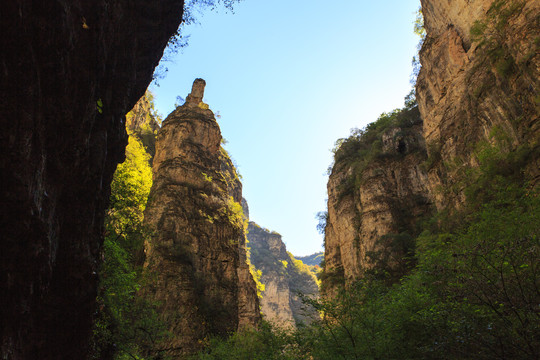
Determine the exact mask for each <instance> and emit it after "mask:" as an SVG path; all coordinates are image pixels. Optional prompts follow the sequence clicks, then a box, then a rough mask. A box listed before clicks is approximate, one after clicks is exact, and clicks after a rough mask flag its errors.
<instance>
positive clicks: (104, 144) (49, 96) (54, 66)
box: [0, 0, 184, 359]
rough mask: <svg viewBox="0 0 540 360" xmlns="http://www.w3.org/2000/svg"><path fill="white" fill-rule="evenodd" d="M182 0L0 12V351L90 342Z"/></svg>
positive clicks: (48, 354)
mask: <svg viewBox="0 0 540 360" xmlns="http://www.w3.org/2000/svg"><path fill="white" fill-rule="evenodd" d="M183 5H184V1H182V0H162V1H136V2H133V1H127V0H119V1H115V2H114V4H111V2H110V1H105V0H98V1H92V2H89V1H81V0H73V1H55V2H41V1H31V0H14V1H8V2H5V3H3V4H2V11H1V12H0V30H1V33H2V36H1V38H0V48H1V49H2V51H1V55H0V57H1V59H0V63H1V64H2V65H1V67H2V76H1V78H0V92H1V93H2V97H1V100H0V122H1V124H2V129H3V130H2V132H1V134H0V147H1V149H0V154H1V155H0V198H1V201H2V206H1V210H0V223H1V229H2V230H1V232H2V234H1V236H0V238H1V240H0V254H2V255H1V256H2V261H0V303H1V304H2V306H1V310H0V324H2V327H1V330H0V331H1V335H0V338H1V339H2V340H1V344H0V347H1V348H0V354H1V355H0V357H1V358H3V359H5V358H8V359H38V358H39V359H46V358H54V359H58V358H70V359H83V358H84V357H85V356H87V354H88V341H89V338H90V333H91V327H92V317H93V314H94V311H95V305H96V303H95V299H96V294H97V271H98V265H99V264H100V262H101V261H100V248H101V245H102V243H103V235H102V234H103V230H104V228H103V221H104V212H105V209H106V207H107V202H108V198H109V191H110V183H111V180H112V176H113V173H114V170H115V168H116V165H117V164H118V163H119V162H122V161H123V159H124V148H125V146H126V144H127V135H126V131H125V120H124V116H125V114H126V113H127V112H128V111H129V109H131V108H132V107H133V105H134V104H135V103H136V102H137V100H138V99H139V98H140V97H141V96H142V95H143V94H144V91H145V89H146V88H147V86H148V84H149V83H150V81H151V80H152V73H153V71H154V68H155V66H156V65H157V64H158V62H159V59H160V58H161V56H162V54H163V50H164V48H165V46H166V45H167V42H168V41H169V38H170V37H171V35H173V34H174V33H175V31H176V30H177V29H178V25H179V24H180V22H181V20H182V13H183Z"/></svg>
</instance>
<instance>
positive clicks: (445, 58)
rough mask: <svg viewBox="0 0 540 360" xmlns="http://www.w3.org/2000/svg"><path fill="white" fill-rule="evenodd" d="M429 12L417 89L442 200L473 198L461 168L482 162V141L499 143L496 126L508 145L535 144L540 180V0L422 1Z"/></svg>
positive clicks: (533, 172) (432, 183)
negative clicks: (464, 189) (463, 182)
mask: <svg viewBox="0 0 540 360" xmlns="http://www.w3.org/2000/svg"><path fill="white" fill-rule="evenodd" d="M422 12H423V15H424V21H425V29H426V32H427V37H426V39H425V41H424V44H423V46H422V50H421V51H420V61H421V63H422V69H421V70H420V74H419V76H418V82H417V84H416V90H417V98H418V104H419V107H420V112H421V114H422V118H423V119H424V137H425V139H426V143H427V144H428V152H429V156H430V157H431V158H432V159H433V160H434V161H432V166H431V167H430V169H429V172H428V176H429V180H428V183H427V185H428V187H429V190H430V193H431V194H432V196H433V198H434V201H435V203H436V205H437V207H438V208H439V209H442V208H444V207H446V206H451V207H459V206H460V204H462V203H463V202H464V201H465V198H464V195H463V193H462V189H460V188H459V186H458V188H456V186H455V185H456V183H457V181H458V180H459V174H460V172H462V170H463V169H464V168H467V167H471V166H473V167H474V166H476V161H475V156H474V152H475V151H476V150H477V144H478V143H480V142H481V141H487V142H490V143H493V142H494V133H495V132H496V133H498V134H501V135H502V136H504V138H506V139H507V143H506V144H505V145H504V148H503V149H501V150H502V151H510V150H515V149H516V148H517V147H519V146H528V147H529V151H530V158H529V159H528V162H529V166H528V173H529V174H528V176H529V177H530V179H531V181H532V183H533V184H538V182H539V180H540V170H539V169H540V162H539V153H540V148H539V146H540V145H539V140H540V139H539V134H540V122H539V121H538V116H539V115H538V114H539V111H538V110H539V107H538V106H539V105H538V90H539V87H540V52H539V49H540V44H539V40H538V39H539V38H540V17H539V16H538V14H540V1H537V0H534V1H515V0H513V1H501V0H496V1H493V0H475V1H465V0H462V1H457V2H456V1H453V2H452V3H451V4H450V3H449V2H446V1H442V0H422ZM498 145H501V144H498ZM449 189H452V190H449Z"/></svg>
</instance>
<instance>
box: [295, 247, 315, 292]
mask: <svg viewBox="0 0 540 360" xmlns="http://www.w3.org/2000/svg"><path fill="white" fill-rule="evenodd" d="M287 254H289V258H290V261H291V263H292V265H293V267H294V269H295V270H296V271H297V272H298V273H300V274H304V275H307V276H309V277H310V278H312V279H313V281H315V283H316V284H317V286H320V281H319V279H317V276H316V270H315V271H314V270H313V268H315V267H314V266H313V267H312V266H309V265H306V264H304V263H303V262H302V260H299V259H296V258H295V257H294V255H293V254H291V253H290V252H288V251H287Z"/></svg>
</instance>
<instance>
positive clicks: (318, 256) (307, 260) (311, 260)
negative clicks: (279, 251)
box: [295, 251, 324, 266]
mask: <svg viewBox="0 0 540 360" xmlns="http://www.w3.org/2000/svg"><path fill="white" fill-rule="evenodd" d="M295 259H298V260H301V261H302V262H303V263H304V264H306V265H309V266H321V262H322V261H323V260H324V251H319V252H316V253H314V254H311V255H307V256H295Z"/></svg>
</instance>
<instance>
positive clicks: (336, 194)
mask: <svg viewBox="0 0 540 360" xmlns="http://www.w3.org/2000/svg"><path fill="white" fill-rule="evenodd" d="M404 114H405V115H406V116H409V117H411V119H412V120H411V121H412V122H413V124H414V125H412V126H411V127H408V128H400V127H395V126H393V127H390V128H389V129H387V130H385V131H384V132H383V133H382V135H381V136H380V139H378V141H380V143H381V146H382V149H381V153H380V155H378V156H377V157H375V158H374V159H373V160H370V161H369V162H368V164H367V165H366V166H365V168H363V169H362V170H361V171H359V170H358V169H357V165H355V164H356V163H355V162H354V161H352V162H351V161H350V160H351V159H350V158H345V159H344V160H342V161H336V163H335V164H334V166H333V169H332V173H331V175H330V177H329V180H328V218H327V223H326V229H325V254H324V261H325V265H324V274H323V275H322V279H321V280H322V285H323V288H324V292H326V293H327V294H328V295H332V294H333V293H334V291H335V289H336V287H337V286H339V285H344V284H346V283H348V282H350V281H351V280H354V279H355V278H357V277H358V276H360V275H361V274H362V273H363V272H364V271H365V270H366V269H369V268H371V267H372V266H373V265H374V264H373V263H372V262H370V258H369V256H368V255H369V254H370V253H373V252H377V251H378V252H383V253H384V252H387V251H390V250H388V249H386V247H388V246H389V244H386V242H387V241H385V240H384V239H383V237H384V236H387V235H395V236H398V235H399V234H402V233H406V234H407V235H409V236H414V234H415V231H416V229H415V226H416V222H417V220H418V218H420V217H422V216H423V215H425V214H428V213H429V211H430V200H429V194H428V188H427V175H426V173H425V171H424V170H423V168H422V166H421V164H422V162H423V161H424V160H425V159H426V151H425V144H424V141H423V138H422V121H421V119H420V117H419V113H418V109H417V108H413V109H412V110H407V111H406V112H405V113H404ZM370 146H375V145H370ZM352 156H353V159H354V157H355V156H359V155H357V154H353V155H352ZM386 240H388V241H391V240H392V239H390V238H388V239H386ZM396 251H398V250H396ZM399 251H407V249H400V250H399ZM399 251H398V252H399ZM383 255H384V254H383ZM395 255H396V258H399V256H404V255H405V254H403V253H399V254H395ZM389 265H390V266H392V267H396V266H400V264H397V263H396V262H395V261H393V263H391V264H389Z"/></svg>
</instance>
